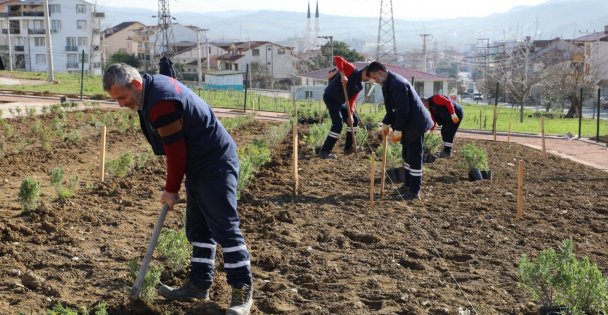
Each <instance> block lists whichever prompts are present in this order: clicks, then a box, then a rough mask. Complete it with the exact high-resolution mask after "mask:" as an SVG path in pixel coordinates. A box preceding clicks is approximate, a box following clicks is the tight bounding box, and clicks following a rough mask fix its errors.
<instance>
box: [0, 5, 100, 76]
mask: <svg viewBox="0 0 608 315" xmlns="http://www.w3.org/2000/svg"><path fill="white" fill-rule="evenodd" d="M48 3H49V10H48V11H49V15H50V24H51V44H52V47H51V51H52V54H53V65H54V70H55V71H56V72H79V71H81V69H82V68H83V66H84V70H85V72H86V73H91V74H101V72H102V64H101V49H100V24H101V21H102V20H103V18H104V14H103V13H100V12H96V8H95V5H93V4H91V3H89V2H87V1H83V0H48ZM45 32H46V22H45V15H44V1H43V0H25V1H21V0H5V1H2V0H0V56H1V57H2V59H3V61H4V63H5V66H6V69H10V68H12V69H13V70H23V71H42V72H44V71H47V69H48V65H49V62H48V60H47V45H48V43H47V40H46V36H45ZM83 52H84V58H83ZM83 60H84V62H83ZM9 62H10V65H12V67H10V65H9Z"/></svg>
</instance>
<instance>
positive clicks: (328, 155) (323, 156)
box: [319, 151, 338, 160]
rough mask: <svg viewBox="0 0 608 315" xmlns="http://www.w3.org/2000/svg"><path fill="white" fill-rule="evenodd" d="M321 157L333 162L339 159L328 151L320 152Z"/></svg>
mask: <svg viewBox="0 0 608 315" xmlns="http://www.w3.org/2000/svg"><path fill="white" fill-rule="evenodd" d="M319 157H320V158H322V159H332V160H335V159H337V158H338V157H337V156H336V155H335V154H333V153H329V152H327V151H319Z"/></svg>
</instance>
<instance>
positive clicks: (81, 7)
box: [76, 4, 87, 13]
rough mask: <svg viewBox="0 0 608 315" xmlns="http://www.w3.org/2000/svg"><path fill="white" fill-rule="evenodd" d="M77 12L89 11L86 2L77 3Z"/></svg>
mask: <svg viewBox="0 0 608 315" xmlns="http://www.w3.org/2000/svg"><path fill="white" fill-rule="evenodd" d="M76 13H87V6H86V5H84V4H77V5H76Z"/></svg>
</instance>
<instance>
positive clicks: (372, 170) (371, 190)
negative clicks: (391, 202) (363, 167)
mask: <svg viewBox="0 0 608 315" xmlns="http://www.w3.org/2000/svg"><path fill="white" fill-rule="evenodd" d="M371 159H372V160H371V163H372V165H371V167H370V171H369V181H370V185H369V205H370V207H371V208H372V209H373V208H374V180H375V178H376V154H374V152H372V154H371Z"/></svg>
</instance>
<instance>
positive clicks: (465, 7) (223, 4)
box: [89, 0, 547, 20]
mask: <svg viewBox="0 0 608 315" xmlns="http://www.w3.org/2000/svg"><path fill="white" fill-rule="evenodd" d="M89 1H91V0H89ZM316 1H317V0H310V6H311V11H312V13H313V14H314V9H315V5H316ZM318 1H319V11H320V14H321V18H323V14H331V15H343V16H367V17H377V16H378V15H379V14H380V0H318ZM91 2H95V1H91ZM96 2H97V4H98V5H100V6H102V7H103V6H112V7H123V6H127V7H135V8H146V9H149V10H154V11H156V10H157V9H158V5H157V3H158V2H157V1H153V0H128V1H125V0H97V1H96ZM543 2H547V0H489V1H488V0H460V1H454V0H422V1H409V0H394V1H393V16H394V17H395V18H404V19H414V20H432V19H440V18H451V17H481V16H487V15H490V14H492V13H501V12H506V11H508V10H509V9H511V8H513V7H515V6H518V5H536V4H540V3H543ZM307 5H308V0H169V6H170V10H171V12H172V13H174V12H175V13H177V12H183V11H188V12H201V13H205V12H214V11H229V10H284V11H295V12H298V11H300V12H306V8H307ZM102 9H103V8H102Z"/></svg>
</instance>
